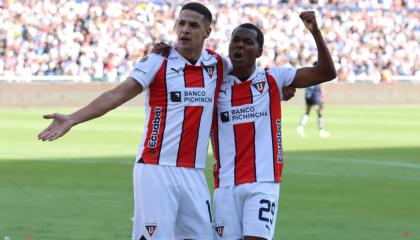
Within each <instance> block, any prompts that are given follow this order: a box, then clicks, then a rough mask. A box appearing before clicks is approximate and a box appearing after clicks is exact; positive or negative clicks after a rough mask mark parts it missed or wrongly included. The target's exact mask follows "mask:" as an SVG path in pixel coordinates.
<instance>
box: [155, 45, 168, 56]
mask: <svg viewBox="0 0 420 240" xmlns="http://www.w3.org/2000/svg"><path fill="white" fill-rule="evenodd" d="M170 52H171V45H168V44H166V43H164V42H160V43H157V44H156V45H155V46H153V49H152V53H155V54H159V55H162V56H164V57H169V53H170Z"/></svg>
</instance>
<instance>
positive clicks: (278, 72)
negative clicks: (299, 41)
mask: <svg viewBox="0 0 420 240" xmlns="http://www.w3.org/2000/svg"><path fill="white" fill-rule="evenodd" d="M296 71H297V69H296V68H290V67H274V68H270V70H269V72H270V74H271V75H273V77H274V78H275V79H276V82H277V85H278V86H279V89H280V90H281V88H283V87H286V86H289V85H290V84H292V82H293V80H294V79H295V76H296Z"/></svg>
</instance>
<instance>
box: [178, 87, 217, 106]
mask: <svg viewBox="0 0 420 240" xmlns="http://www.w3.org/2000/svg"><path fill="white" fill-rule="evenodd" d="M170 99H171V102H176V103H180V102H184V103H211V102H213V98H212V97H208V96H207V92H206V91H205V90H199V89H185V90H183V91H173V92H171V93H170Z"/></svg>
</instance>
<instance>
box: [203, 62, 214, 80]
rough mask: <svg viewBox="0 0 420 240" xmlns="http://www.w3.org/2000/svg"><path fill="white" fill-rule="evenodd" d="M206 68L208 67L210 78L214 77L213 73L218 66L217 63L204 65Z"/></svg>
mask: <svg viewBox="0 0 420 240" xmlns="http://www.w3.org/2000/svg"><path fill="white" fill-rule="evenodd" d="M204 69H206V72H207V74H208V75H209V76H210V78H213V73H214V69H216V66H215V65H210V66H204Z"/></svg>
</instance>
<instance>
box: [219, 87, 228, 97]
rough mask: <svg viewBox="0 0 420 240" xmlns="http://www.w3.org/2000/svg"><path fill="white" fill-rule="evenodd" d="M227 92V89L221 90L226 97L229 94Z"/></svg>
mask: <svg viewBox="0 0 420 240" xmlns="http://www.w3.org/2000/svg"><path fill="white" fill-rule="evenodd" d="M227 90H228V89H227V88H226V89H225V90H223V89H222V88H220V90H219V92H222V93H224V94H225V95H227V93H226V92H227Z"/></svg>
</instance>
